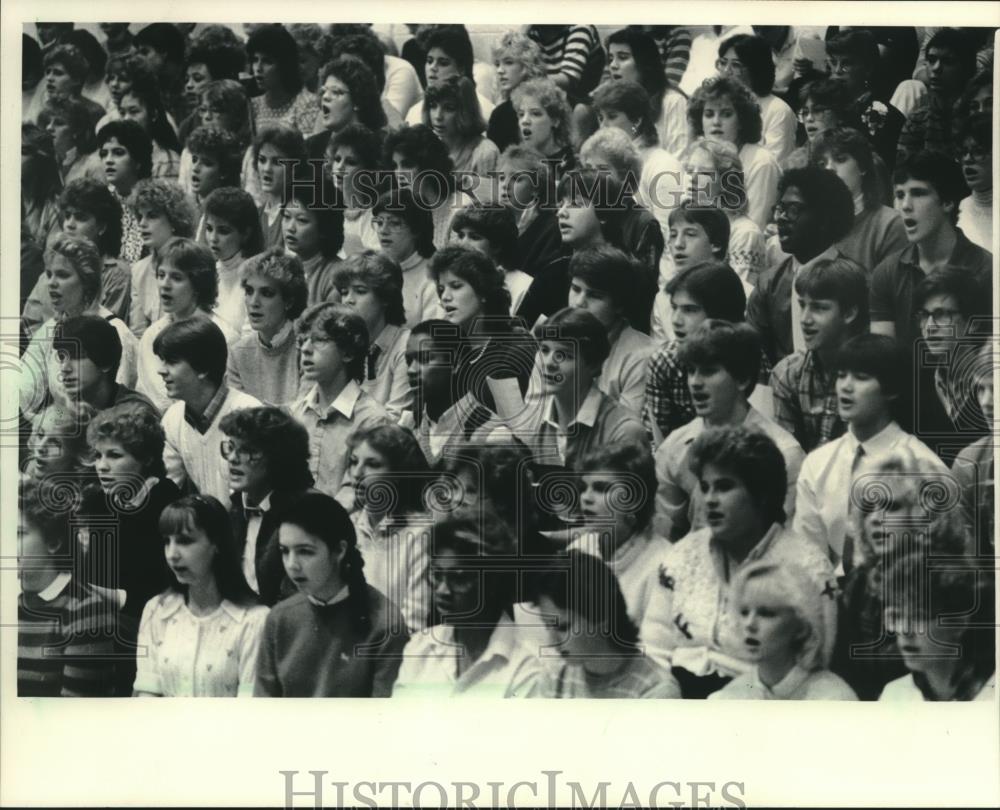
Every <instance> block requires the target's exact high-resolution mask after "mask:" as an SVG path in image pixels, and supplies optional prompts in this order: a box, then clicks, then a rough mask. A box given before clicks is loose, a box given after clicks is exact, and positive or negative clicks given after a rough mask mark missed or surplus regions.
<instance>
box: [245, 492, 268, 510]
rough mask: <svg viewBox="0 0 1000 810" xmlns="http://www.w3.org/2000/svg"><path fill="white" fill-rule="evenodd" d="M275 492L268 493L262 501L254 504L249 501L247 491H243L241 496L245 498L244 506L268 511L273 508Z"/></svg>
mask: <svg viewBox="0 0 1000 810" xmlns="http://www.w3.org/2000/svg"><path fill="white" fill-rule="evenodd" d="M273 494H274V493H273V492H268V493H267V495H265V496H264V497H263V498H261V499H260V503H258V504H257V505H256V506H254V505H253V504H251V503H248V502H247V494H246V493H245V492H244V493H241V496H242V498H243V508H244V509H259V510H260V511H261V512H268V511H270V509H271V496H272V495H273Z"/></svg>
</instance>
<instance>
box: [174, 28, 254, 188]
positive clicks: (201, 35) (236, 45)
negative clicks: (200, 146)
mask: <svg viewBox="0 0 1000 810" xmlns="http://www.w3.org/2000/svg"><path fill="white" fill-rule="evenodd" d="M245 68H246V51H245V50H244V49H243V41H242V40H241V39H240V38H239V37H238V36H237V35H236V32H235V31H233V29H232V28H229V27H228V26H225V25H206V26H205V27H203V28H201V30H200V31H199V32H198V34H197V35H196V36H195V37H194V38H193V39H192V40H191V43H190V47H189V48H188V52H187V64H186V65H185V68H184V78H185V82H184V100H185V101H186V102H187V107H188V109H189V110H191V114H190V115H189V116H188V117H187V118H185V119H184V120H183V121H181V122H180V123H179V124H178V126H177V134H178V136H179V137H180V139H181V140H182V141H186V140H187V138H188V136H189V135H190V134H191V132H193V131H194V130H195V129H196V128H197V127H199V126H201V125H202V121H201V113H200V112H199V110H198V107H199V105H200V104H201V91H202V90H204V89H205V88H206V87H207V86H208V85H209V84H211V83H212V82H213V81H220V80H222V79H229V80H230V81H234V80H238V79H239V77H240V71H242V70H244V69H245ZM244 146H246V144H244ZM188 157H190V153H189V154H188ZM183 166H184V153H183V152H182V153H181V172H182V173H181V177H183V176H184V175H183ZM181 185H182V186H183V183H182V184H181Z"/></svg>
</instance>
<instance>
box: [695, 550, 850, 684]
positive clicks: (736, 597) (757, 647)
mask: <svg viewBox="0 0 1000 810" xmlns="http://www.w3.org/2000/svg"><path fill="white" fill-rule="evenodd" d="M824 598H825V597H823V596H822V595H820V594H817V593H816V592H815V591H814V590H813V588H812V583H811V582H810V580H809V577H808V576H807V575H806V574H805V573H804V572H802V571H800V570H798V568H797V567H796V566H795V565H793V564H787V563H786V564H781V563H774V562H755V563H751V564H750V565H748V566H746V567H745V568H743V569H742V570H741V571H740V573H739V574H738V575H737V578H736V581H735V582H734V583H733V588H732V597H731V601H730V603H729V609H730V610H731V611H732V612H733V613H734V614H735V617H734V619H733V621H734V623H736V624H737V626H740V627H742V629H743V632H744V634H745V639H744V645H745V647H746V649H747V652H748V653H749V657H750V659H751V660H752V661H753V663H754V666H753V667H752V669H750V670H749V671H747V672H745V673H743V674H742V675H739V676H737V677H736V678H734V679H733V680H731V681H730V682H729V683H727V684H726V685H725V686H723V687H722V689H720V690H719V691H718V692H713V693H712V694H711V695H709V696H708V699H709V700H857V699H858V696H857V695H856V694H855V693H854V690H853V689H851V687H850V686H848V685H847V683H846V682H845V681H844V680H843V679H842V678H841V677H840V676H839V675H835V674H834V673H833V672H831V671H830V670H829V669H827V668H826V665H825V662H824V661H823V653H824V651H825V650H826V649H828V646H827V644H826V639H824V638H823V637H822V635H821V634H822V633H823V632H825V631H827V630H830V629H832V628H831V627H829V626H826V625H824V622H823V621H822V619H821V617H820V611H821V608H822V604H821V601H820V600H823V599H824Z"/></svg>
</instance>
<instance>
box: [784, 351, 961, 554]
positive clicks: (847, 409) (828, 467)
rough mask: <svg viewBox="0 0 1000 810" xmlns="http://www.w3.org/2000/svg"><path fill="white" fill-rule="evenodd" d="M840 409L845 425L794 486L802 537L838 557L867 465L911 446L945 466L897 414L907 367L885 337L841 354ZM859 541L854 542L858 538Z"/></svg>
mask: <svg viewBox="0 0 1000 810" xmlns="http://www.w3.org/2000/svg"><path fill="white" fill-rule="evenodd" d="M835 365H836V369H837V382H836V391H837V408H838V411H839V413H840V418H841V419H843V420H844V422H845V423H846V424H847V432H846V433H845V434H844V435H843V436H841V437H840V438H839V439H834V440H833V441H831V442H827V443H826V444H824V445H823V446H822V447H819V448H817V449H816V450H813V451H812V452H811V453H810V454H809V455H808V456H806V460H805V461H804V462H803V463H802V469H801V471H800V472H799V482H798V487H797V490H796V502H795V520H794V522H793V524H792V530H793V532H794V534H795V535H796V536H797V537H800V538H801V539H803V540H809V541H811V542H813V543H815V544H816V545H817V546H818V547H819V548H821V549H823V550H824V551H825V552H827V553H828V554H829V555H830V558H831V560H832V561H833V562H834V563H839V562H840V561H841V559H842V557H844V556H847V555H846V553H845V551H849V549H845V545H846V543H845V541H846V540H847V530H848V523H849V521H848V516H849V514H850V513H851V511H852V509H853V508H854V507H853V506H852V503H853V502H855V501H856V499H857V498H859V497H861V491H860V490H861V488H862V486H863V485H864V483H865V482H864V480H862V481H861V482H860V485H859V486H858V487H857V489H858V491H855V483H856V482H857V481H858V479H859V478H862V477H863V476H864V471H865V469H866V467H868V466H870V465H871V464H872V463H873V462H874V461H875V460H877V459H878V458H880V457H883V456H885V454H887V453H890V452H892V451H894V450H903V451H909V452H910V453H911V454H913V455H914V456H915V457H916V458H917V459H918V460H921V461H926V462H927V463H928V464H930V465H931V466H932V467H933V468H934V469H940V470H941V471H946V470H947V468H946V467H945V466H944V464H942V463H941V461H940V460H939V459H938V457H937V456H935V455H934V453H933V452H932V451H931V450H930V449H929V448H928V447H927V445H925V444H924V443H923V442H922V441H920V440H919V439H917V438H916V437H914V436H911V435H910V434H909V433H906V432H905V431H904V430H903V429H902V428H901V427H900V426H899V425H898V424H897V422H896V421H895V419H894V418H893V406H894V403H895V402H896V401H897V400H898V399H899V397H900V395H901V394H902V392H903V387H904V384H905V379H906V373H905V372H906V368H905V365H904V363H903V358H902V354H901V352H900V349H899V346H898V344H897V343H896V341H894V340H893V339H892V338H890V337H886V336H885V335H867V334H866V335H857V336H856V337H853V338H851V339H850V340H848V341H847V342H846V343H845V344H844V345H843V346H842V347H841V350H840V352H839V353H838V354H837V360H836V364H835ZM852 542H853V541H852Z"/></svg>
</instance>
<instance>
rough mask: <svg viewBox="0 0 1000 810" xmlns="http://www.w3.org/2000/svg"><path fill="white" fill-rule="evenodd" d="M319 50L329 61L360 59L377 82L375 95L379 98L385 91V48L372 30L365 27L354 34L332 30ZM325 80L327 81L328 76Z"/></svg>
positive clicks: (323, 40)
mask: <svg viewBox="0 0 1000 810" xmlns="http://www.w3.org/2000/svg"><path fill="white" fill-rule="evenodd" d="M332 28H333V26H331V29H332ZM319 50H320V51H321V52H323V53H325V54H326V55H327V58H328V59H329V60H336V59H339V58H341V57H342V56H350V57H353V58H355V59H360V60H361V61H362V62H363V63H364V64H365V67H367V68H368V70H370V71H371V74H372V78H373V79H374V80H375V90H376V93H375V95H376V96H379V95H380V94H381V93H382V91H383V90H384V89H385V46H384V45H383V44H382V40H380V39H379V38H378V35H377V34H375V33H374V32H373V31H372V30H371V29H370V28H367V27H365V28H364V29H363V30H361V29H358V30H356V31H354V32H352V33H334V32H333V31H332V30H331V32H330V35H327V36H324V37H323V39H322V40H321V44H320V49H319ZM323 80H324V81H325V80H326V76H324V77H323Z"/></svg>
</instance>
